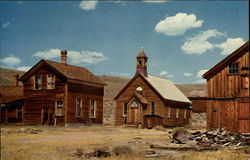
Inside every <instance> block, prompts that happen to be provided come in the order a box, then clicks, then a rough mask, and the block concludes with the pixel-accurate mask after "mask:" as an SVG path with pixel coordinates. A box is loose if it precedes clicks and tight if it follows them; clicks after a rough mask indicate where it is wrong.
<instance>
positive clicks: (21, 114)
mask: <svg viewBox="0 0 250 160" xmlns="http://www.w3.org/2000/svg"><path fill="white" fill-rule="evenodd" d="M17 119H23V108H22V107H17Z"/></svg>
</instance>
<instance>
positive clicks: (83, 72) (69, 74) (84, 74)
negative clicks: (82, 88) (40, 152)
mask: <svg viewBox="0 0 250 160" xmlns="http://www.w3.org/2000/svg"><path fill="white" fill-rule="evenodd" d="M43 65H48V66H50V67H52V68H53V69H55V70H56V71H57V72H59V73H60V74H62V75H63V76H65V77H66V78H67V79H72V80H79V81H84V82H90V83H95V84H101V85H106V84H105V82H103V81H102V80H100V79H99V78H98V77H97V76H96V75H94V74H93V73H91V72H90V71H88V70H87V69H86V68H83V67H78V66H73V65H69V64H63V63H58V62H54V61H49V60H41V61H39V62H38V63H37V64H36V65H35V66H33V67H32V68H31V69H30V70H29V71H28V72H27V73H26V74H24V75H23V76H22V77H21V78H20V80H25V79H27V78H28V77H30V76H31V75H32V73H33V72H34V71H36V70H37V69H38V68H40V67H41V66H43Z"/></svg>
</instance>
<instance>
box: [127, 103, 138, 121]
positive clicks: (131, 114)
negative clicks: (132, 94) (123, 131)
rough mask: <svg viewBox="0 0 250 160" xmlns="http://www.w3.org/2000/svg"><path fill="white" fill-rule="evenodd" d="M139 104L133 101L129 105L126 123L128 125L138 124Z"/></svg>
mask: <svg viewBox="0 0 250 160" xmlns="http://www.w3.org/2000/svg"><path fill="white" fill-rule="evenodd" d="M139 112H140V110H139V104H138V102H136V101H135V100H133V101H132V103H130V107H129V111H128V120H127V123H130V124H138V123H139V117H140V115H139Z"/></svg>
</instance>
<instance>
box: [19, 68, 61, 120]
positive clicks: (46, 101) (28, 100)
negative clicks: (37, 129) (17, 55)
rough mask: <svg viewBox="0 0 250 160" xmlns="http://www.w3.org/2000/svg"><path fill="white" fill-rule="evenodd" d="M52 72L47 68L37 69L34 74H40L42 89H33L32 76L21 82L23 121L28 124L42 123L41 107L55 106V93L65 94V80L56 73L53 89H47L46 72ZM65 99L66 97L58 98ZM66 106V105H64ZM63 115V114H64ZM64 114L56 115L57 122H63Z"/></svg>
mask: <svg viewBox="0 0 250 160" xmlns="http://www.w3.org/2000/svg"><path fill="white" fill-rule="evenodd" d="M49 73H53V72H52V71H51V70H49V69H47V68H42V69H40V70H38V71H37V72H36V73H35V74H41V75H42V89H41V90H34V76H32V77H31V78H30V79H28V80H26V81H25V82H23V84H24V99H25V103H24V104H25V105H24V109H23V118H24V120H23V122H24V123H30V124H41V123H42V115H41V114H42V108H44V107H51V108H55V102H56V101H57V100H59V99H57V97H56V95H58V94H65V84H66V83H65V81H64V80H62V79H60V78H59V77H58V76H57V75H56V79H55V89H47V74H49ZM60 100H63V101H65V100H66V99H65V98H63V99H60ZM64 107H66V106H64ZM64 116H65V115H64ZM64 116H62V117H57V124H60V123H61V124H64Z"/></svg>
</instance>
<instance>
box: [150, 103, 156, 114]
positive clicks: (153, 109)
mask: <svg viewBox="0 0 250 160" xmlns="http://www.w3.org/2000/svg"><path fill="white" fill-rule="evenodd" d="M150 114H151V115H155V102H154V101H151V106H150Z"/></svg>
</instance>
